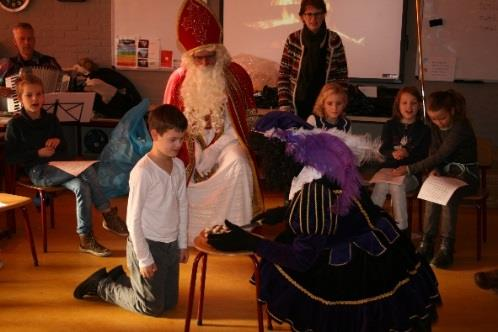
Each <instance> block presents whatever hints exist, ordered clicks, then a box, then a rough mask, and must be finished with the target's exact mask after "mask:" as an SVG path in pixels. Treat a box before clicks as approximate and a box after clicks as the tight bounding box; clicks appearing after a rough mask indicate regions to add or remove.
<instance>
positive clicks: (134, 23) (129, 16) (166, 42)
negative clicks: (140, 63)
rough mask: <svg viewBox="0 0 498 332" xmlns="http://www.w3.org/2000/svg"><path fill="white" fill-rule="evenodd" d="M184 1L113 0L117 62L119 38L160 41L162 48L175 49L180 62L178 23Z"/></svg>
mask: <svg viewBox="0 0 498 332" xmlns="http://www.w3.org/2000/svg"><path fill="white" fill-rule="evenodd" d="M182 3H183V0H143V1H137V0H112V4H111V8H112V9H111V26H112V28H111V33H112V36H111V38H112V45H113V47H112V50H113V55H112V59H113V64H114V65H115V64H116V63H115V59H116V40H117V38H118V37H135V38H145V39H151V40H159V48H160V49H161V50H171V51H172V52H173V56H172V58H173V63H174V64H179V61H180V58H181V55H182V53H183V52H182V51H183V50H182V49H181V46H180V45H179V44H178V43H177V35H176V26H177V17H178V10H179V8H180V5H181V4H182ZM140 69H145V68H140Z"/></svg>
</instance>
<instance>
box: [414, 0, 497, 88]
mask: <svg viewBox="0 0 498 332" xmlns="http://www.w3.org/2000/svg"><path fill="white" fill-rule="evenodd" d="M423 3H424V7H423V26H422V49H423V50H422V53H423V61H424V67H426V68H424V70H425V73H424V74H425V78H426V80H436V81H437V80H441V81H453V80H456V81H458V80H463V81H484V82H496V81H498V62H497V61H498V60H497V59H498V42H497V41H498V0H424V1H423Z"/></svg>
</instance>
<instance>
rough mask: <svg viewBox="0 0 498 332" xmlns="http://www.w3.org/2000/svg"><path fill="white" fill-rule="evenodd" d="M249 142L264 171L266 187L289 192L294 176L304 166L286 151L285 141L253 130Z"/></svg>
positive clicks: (260, 167) (271, 189)
mask: <svg viewBox="0 0 498 332" xmlns="http://www.w3.org/2000/svg"><path fill="white" fill-rule="evenodd" d="M248 142H249V147H250V149H251V151H252V152H253V153H254V155H255V156H256V162H257V164H258V166H259V169H260V170H261V171H262V175H263V177H264V187H265V189H266V190H270V191H283V192H284V193H286V194H287V193H288V192H289V189H290V186H291V183H292V178H293V177H294V176H296V175H298V174H299V172H300V171H301V169H302V168H303V166H302V165H300V164H298V163H296V162H295V161H294V159H292V157H290V156H288V155H287V154H286V153H285V142H282V141H280V140H279V139H277V138H267V137H265V136H264V135H263V134H261V133H257V132H251V133H250V134H249V139H248Z"/></svg>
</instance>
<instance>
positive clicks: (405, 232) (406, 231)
mask: <svg viewBox="0 0 498 332" xmlns="http://www.w3.org/2000/svg"><path fill="white" fill-rule="evenodd" d="M400 233H401V234H402V235H403V236H404V237H406V238H407V239H408V240H410V241H411V240H412V230H411V229H410V228H405V229H401V230H400Z"/></svg>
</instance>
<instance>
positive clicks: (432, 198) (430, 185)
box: [417, 175, 467, 205]
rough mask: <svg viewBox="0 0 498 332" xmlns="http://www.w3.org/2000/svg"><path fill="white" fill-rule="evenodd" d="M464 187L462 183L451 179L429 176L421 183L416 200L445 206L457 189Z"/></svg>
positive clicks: (464, 184)
mask: <svg viewBox="0 0 498 332" xmlns="http://www.w3.org/2000/svg"><path fill="white" fill-rule="evenodd" d="M466 185H467V184H466V183H465V182H464V181H462V180H459V179H455V178H452V177H448V176H435V175H430V176H429V177H428V178H427V179H425V181H424V183H422V187H421V188H420V191H419V193H418V196H417V198H420V199H423V200H426V201H429V202H433V203H436V204H440V205H446V204H448V201H449V200H450V198H451V196H452V195H453V193H454V192H455V191H456V190H457V189H458V188H460V187H463V186H466Z"/></svg>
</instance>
